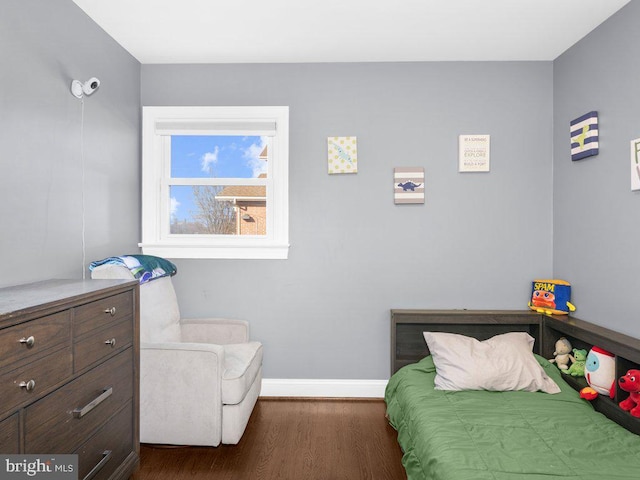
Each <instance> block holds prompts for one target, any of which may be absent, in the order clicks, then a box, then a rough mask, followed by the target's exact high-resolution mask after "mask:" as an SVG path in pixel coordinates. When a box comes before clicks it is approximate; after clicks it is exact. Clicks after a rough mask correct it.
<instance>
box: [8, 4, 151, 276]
mask: <svg viewBox="0 0 640 480" xmlns="http://www.w3.org/2000/svg"><path fill="white" fill-rule="evenodd" d="M0 59H1V60H2V66H1V67H0V112H1V113H0V192H1V194H0V195H1V198H2V201H1V202H0V222H1V225H2V234H1V235H0V286H6V285H11V284H18V283H25V282H29V281H34V280H42V279H45V278H51V277H71V278H80V277H82V274H83V262H82V256H83V255H82V252H83V248H82V187H81V185H82V162H81V150H82V149H81V142H80V135H81V133H80V130H81V121H80V120H81V115H82V112H81V102H80V100H78V99H76V98H75V97H73V96H72V95H71V93H70V90H69V87H70V84H71V80H72V79H74V78H76V79H79V80H82V81H85V80H87V79H88V78H90V77H92V76H96V77H98V78H100V80H101V81H102V86H101V87H100V90H99V91H98V92H96V93H95V94H94V95H93V96H91V97H88V98H87V99H86V100H85V111H84V161H85V177H86V190H85V215H86V217H85V218H86V222H85V223H86V227H85V232H86V234H85V240H86V258H87V262H90V261H91V260H94V259H97V258H102V257H104V256H107V255H110V254H112V253H113V252H119V251H130V250H133V251H137V246H136V245H137V242H138V241H139V236H140V234H139V230H140V227H139V224H140V213H139V212H140V199H139V196H140V194H139V182H140V172H139V170H140V166H139V164H140V162H139V157H140V155H139V152H140V139H139V135H140V64H139V62H137V61H136V60H135V59H134V58H133V57H132V56H131V55H129V54H128V53H127V52H126V51H125V50H123V49H122V47H120V46H119V45H118V44H117V43H115V42H114V41H113V39H111V37H109V36H108V35H106V34H105V32H104V31H103V30H102V29H100V28H99V27H98V26H97V25H96V24H95V23H94V22H93V21H92V20H90V19H89V18H88V17H87V16H86V15H85V14H84V12H82V11H81V10H80V9H79V8H78V7H77V6H76V5H75V4H74V3H73V2H71V1H70V0H2V8H1V13H0Z"/></svg>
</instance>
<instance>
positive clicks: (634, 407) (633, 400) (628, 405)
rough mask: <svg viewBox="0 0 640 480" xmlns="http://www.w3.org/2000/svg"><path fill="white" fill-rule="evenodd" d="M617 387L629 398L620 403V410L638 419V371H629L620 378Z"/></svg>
mask: <svg viewBox="0 0 640 480" xmlns="http://www.w3.org/2000/svg"><path fill="white" fill-rule="evenodd" d="M618 385H619V386H620V388H621V389H622V390H624V391H625V392H629V393H630V395H629V398H627V399H626V400H623V401H622V402H620V404H619V405H620V408H621V409H623V410H624V411H625V412H629V413H631V415H633V416H634V417H640V370H629V371H628V372H627V374H626V375H625V376H624V377H620V379H619V380H618Z"/></svg>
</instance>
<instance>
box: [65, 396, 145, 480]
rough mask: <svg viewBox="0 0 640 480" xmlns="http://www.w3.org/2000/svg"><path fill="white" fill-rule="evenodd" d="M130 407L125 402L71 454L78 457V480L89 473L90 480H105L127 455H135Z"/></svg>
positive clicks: (129, 404)
mask: <svg viewBox="0 0 640 480" xmlns="http://www.w3.org/2000/svg"><path fill="white" fill-rule="evenodd" d="M133 421H134V419H133V407H132V405H131V403H128V404H127V406H126V407H125V408H123V409H122V410H120V411H119V412H118V413H117V414H116V416H115V417H113V418H111V419H110V420H109V421H108V422H107V423H106V425H104V426H103V427H102V428H101V429H100V430H98V432H97V433H96V434H95V435H94V436H93V437H91V438H90V439H89V440H88V441H87V442H86V443H84V444H83V445H82V446H81V447H80V448H78V449H77V450H76V451H75V452H74V453H77V454H78V478H79V479H80V480H82V479H84V478H85V477H86V476H87V475H89V474H90V473H91V474H93V475H92V477H91V478H92V479H93V480H102V479H107V478H109V477H110V476H111V475H112V474H113V472H114V471H115V469H116V468H117V467H119V466H120V464H122V462H124V460H125V459H126V458H127V457H128V456H129V454H130V453H132V452H135V447H134V444H133V432H132V430H131V425H132V422H133Z"/></svg>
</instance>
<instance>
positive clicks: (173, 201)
mask: <svg viewBox="0 0 640 480" xmlns="http://www.w3.org/2000/svg"><path fill="white" fill-rule="evenodd" d="M179 206H180V202H179V201H178V200H177V199H176V197H171V205H170V209H171V217H175V216H176V212H177V211H178V207H179Z"/></svg>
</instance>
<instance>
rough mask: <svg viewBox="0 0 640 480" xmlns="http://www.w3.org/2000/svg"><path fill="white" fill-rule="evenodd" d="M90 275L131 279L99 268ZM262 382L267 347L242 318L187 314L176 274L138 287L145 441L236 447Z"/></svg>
mask: <svg viewBox="0 0 640 480" xmlns="http://www.w3.org/2000/svg"><path fill="white" fill-rule="evenodd" d="M91 276H92V278H127V279H133V278H134V277H133V275H132V274H131V272H130V271H129V269H128V268H126V267H123V266H118V265H101V266H99V267H96V268H94V269H93V271H92V272H91ZM261 383H262V345H261V344H260V343H259V342H251V341H249V324H248V322H246V321H244V320H230V319H218V318H206V319H191V320H187V319H181V318H180V311H179V308H178V301H177V298H176V294H175V291H174V289H173V285H172V283H171V277H162V278H158V279H155V280H152V281H151V282H147V283H143V284H142V285H140V441H141V442H142V443H152V444H170V445H209V446H217V445H219V444H220V443H221V442H222V443H225V444H236V443H238V442H239V441H240V438H241V437H242V434H243V433H244V430H245V428H246V426H247V422H248V421H249V417H250V416H251V412H252V411H253V407H254V406H255V403H256V401H257V399H258V396H259V394H260V387H261Z"/></svg>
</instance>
